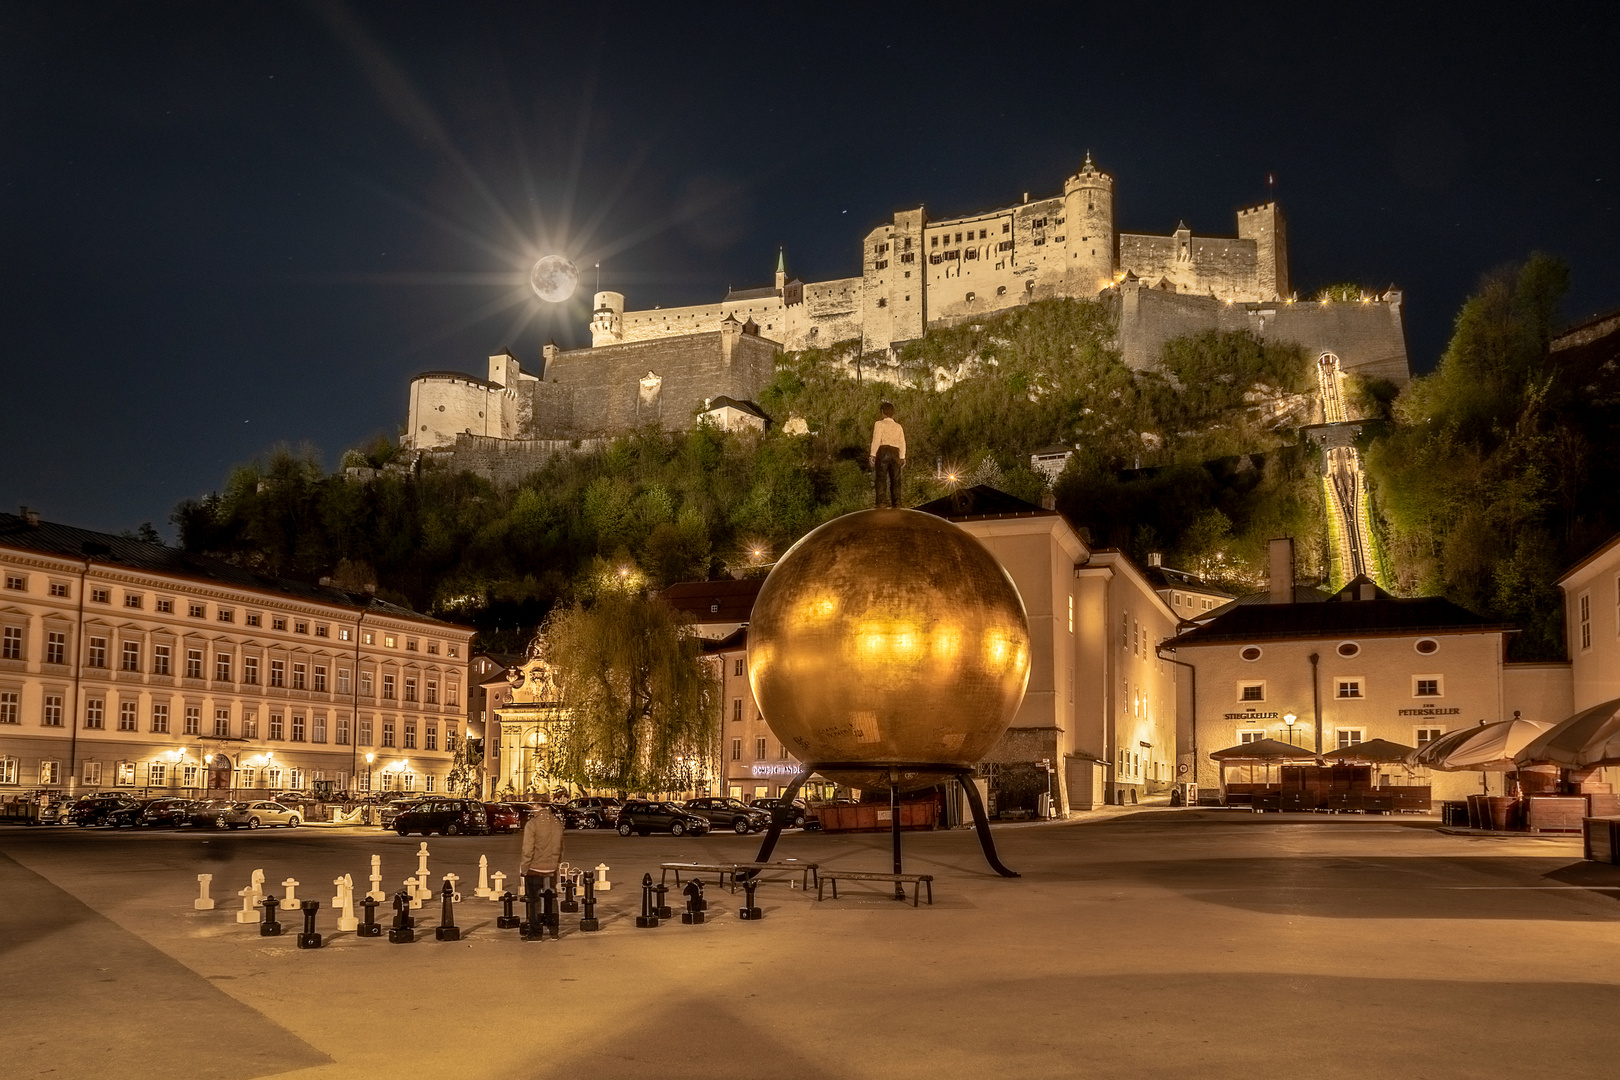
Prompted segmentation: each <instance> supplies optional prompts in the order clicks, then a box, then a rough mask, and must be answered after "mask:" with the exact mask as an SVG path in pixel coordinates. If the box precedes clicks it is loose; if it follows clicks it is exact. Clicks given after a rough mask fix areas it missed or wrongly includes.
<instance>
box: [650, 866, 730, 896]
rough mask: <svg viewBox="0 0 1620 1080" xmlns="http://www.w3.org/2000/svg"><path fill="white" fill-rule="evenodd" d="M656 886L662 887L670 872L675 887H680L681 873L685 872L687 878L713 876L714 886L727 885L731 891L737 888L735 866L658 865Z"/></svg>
mask: <svg viewBox="0 0 1620 1080" xmlns="http://www.w3.org/2000/svg"><path fill="white" fill-rule="evenodd" d="M658 869H659V870H660V871H661V873H660V874H659V875H658V884H660V885H662V884H664V883H665V882H667V881H668V880H669V874H670V871H672V870H673V871H674V872H675V887H676V888H677V889H679V888H680V887H681V872H682V871H685V872H686V875H687V876H688V877H694V878H695V877H698V876H699V875H701V874H713V875H714V876H715V884H717V885H729V886H731V888H732V891H733V892H735V891H736V887H737V884H736V883H737V866H736V864H735V863H698V862H667V863H659V864H658Z"/></svg>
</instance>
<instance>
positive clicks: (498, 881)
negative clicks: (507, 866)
mask: <svg viewBox="0 0 1620 1080" xmlns="http://www.w3.org/2000/svg"><path fill="white" fill-rule="evenodd" d="M491 876H492V877H493V878H494V880H495V885H494V887H493V888H491V889H490V890H489V898H490V899H491V900H495V901H499V900H500V898H501V894H502V893H504V892H505V891H506V875H505V874H503V873H501V872H500V871H499V870H497V871H495V873H494V874H493V875H491Z"/></svg>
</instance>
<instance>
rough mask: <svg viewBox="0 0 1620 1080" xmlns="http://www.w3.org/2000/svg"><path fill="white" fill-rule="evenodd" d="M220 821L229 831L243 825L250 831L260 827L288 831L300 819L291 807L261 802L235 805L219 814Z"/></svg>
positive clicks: (296, 826)
mask: <svg viewBox="0 0 1620 1080" xmlns="http://www.w3.org/2000/svg"><path fill="white" fill-rule="evenodd" d="M220 820H221V821H223V822H224V823H225V826H226V827H227V828H231V829H239V828H241V827H242V826H244V825H245V826H247V827H248V828H250V829H257V828H258V827H259V826H261V825H285V826H287V828H289V829H296V828H298V823H299V821H300V820H301V819H300V816H299V813H298V811H297V810H294V809H292V808H291V807H288V806H282V805H281V804H280V803H278V802H268V801H263V802H250V803H237V804H236V806H234V807H233V808H231V809H230V810H227V811H226V812H225V813H224V814H221V815H220Z"/></svg>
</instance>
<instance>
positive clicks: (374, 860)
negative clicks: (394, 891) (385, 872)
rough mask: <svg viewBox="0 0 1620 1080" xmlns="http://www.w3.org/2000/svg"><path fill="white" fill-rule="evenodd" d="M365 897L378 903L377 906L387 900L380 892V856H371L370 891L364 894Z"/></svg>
mask: <svg viewBox="0 0 1620 1080" xmlns="http://www.w3.org/2000/svg"><path fill="white" fill-rule="evenodd" d="M366 895H367V896H369V897H371V898H372V899H373V900H375V901H377V903H379V904H381V903H383V902H384V901H386V900H387V899H388V897H386V896H384V895H383V891H382V856H381V855H373V856H372V857H371V891H370V892H368V893H366Z"/></svg>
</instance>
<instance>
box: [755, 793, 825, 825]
mask: <svg viewBox="0 0 1620 1080" xmlns="http://www.w3.org/2000/svg"><path fill="white" fill-rule="evenodd" d="M753 806H754V809H755V810H763V811H765V812H766V813H767V814H777V815H778V816H780V817H781V819H782V828H784V829H787V828H796V829H808V828H812V827H813V826H811V824H810V822H811V820H812V818H813V815H812V814H811V813H810V808H809V806H808V805H806V804H805V801H804V800H803V799H794V800H793V801H792V802H789V803H784V802H783V801H782V800H781V799H755V800H754V803H753ZM816 824H817V825H820V822H819V821H818V822H817V823H816Z"/></svg>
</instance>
